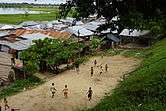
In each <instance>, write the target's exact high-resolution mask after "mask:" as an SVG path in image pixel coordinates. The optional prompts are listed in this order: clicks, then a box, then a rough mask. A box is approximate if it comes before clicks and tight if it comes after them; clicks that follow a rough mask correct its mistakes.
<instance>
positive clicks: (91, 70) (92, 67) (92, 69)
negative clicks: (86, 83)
mask: <svg viewBox="0 0 166 111" xmlns="http://www.w3.org/2000/svg"><path fill="white" fill-rule="evenodd" d="M92 76H93V67H91V77H92Z"/></svg>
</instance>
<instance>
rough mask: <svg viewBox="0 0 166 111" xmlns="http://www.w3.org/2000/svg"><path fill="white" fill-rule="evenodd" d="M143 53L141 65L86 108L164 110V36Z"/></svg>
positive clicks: (120, 110)
mask: <svg viewBox="0 0 166 111" xmlns="http://www.w3.org/2000/svg"><path fill="white" fill-rule="evenodd" d="M144 55H145V58H144V60H143V62H142V64H141V66H140V67H139V68H138V69H136V70H135V71H134V72H132V73H131V74H130V75H129V76H128V77H127V78H126V79H125V80H123V81H122V82H120V84H119V85H118V87H117V88H116V89H115V90H114V91H113V94H112V95H110V96H106V97H105V98H104V99H103V100H101V102H100V103H99V104H98V105H96V106H95V107H94V108H92V109H87V110H86V111H166V39H164V40H162V41H160V42H158V43H157V44H155V45H154V46H153V47H152V48H151V49H148V50H146V51H145V52H144Z"/></svg>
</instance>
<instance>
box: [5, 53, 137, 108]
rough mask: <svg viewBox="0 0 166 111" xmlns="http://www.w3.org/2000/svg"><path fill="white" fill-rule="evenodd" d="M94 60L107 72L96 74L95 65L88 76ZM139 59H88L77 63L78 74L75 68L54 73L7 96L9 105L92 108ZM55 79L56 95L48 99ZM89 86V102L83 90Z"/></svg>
mask: <svg viewBox="0 0 166 111" xmlns="http://www.w3.org/2000/svg"><path fill="white" fill-rule="evenodd" d="M94 59H96V60H97V61H98V63H99V64H101V63H102V64H103V65H105V64H106V63H107V64H108V66H109V72H107V73H105V72H104V73H103V74H102V75H101V76H99V70H98V68H97V67H95V68H94V70H95V74H94V76H93V77H90V67H91V66H93V61H94ZM139 62H140V60H138V59H134V58H125V57H122V56H114V57H104V58H103V59H102V58H101V57H95V58H93V59H91V60H90V61H89V62H87V63H85V64H83V65H81V66H80V73H79V74H77V73H76V72H75V71H74V70H70V71H66V72H64V73H62V74H59V75H57V76H56V77H55V78H53V79H51V80H49V81H48V82H46V83H44V84H43V85H41V86H39V87H37V88H35V89H32V90H28V91H24V92H22V93H19V94H17V95H14V96H12V97H9V98H8V101H9V105H10V106H12V107H16V108H20V109H21V111H73V110H77V109H78V108H86V107H88V108H89V107H93V106H94V105H96V104H97V103H98V102H99V101H100V99H101V98H103V97H104V95H105V94H106V93H108V92H110V90H112V89H113V88H115V86H116V85H117V83H118V81H119V79H120V77H121V76H122V75H123V74H125V73H128V72H130V71H132V70H134V69H135V67H136V66H137V65H138V64H139ZM52 82H54V83H55V86H56V88H57V90H58V91H57V93H56V95H55V98H53V99H52V98H51V93H50V91H49V88H50V85H51V83H52ZM65 84H67V85H68V87H69V98H68V99H64V97H63V94H62V89H63V88H64V85H65ZM89 87H92V90H93V92H94V95H93V99H92V101H90V102H89V101H88V100H87V97H86V92H87V90H88V88H89Z"/></svg>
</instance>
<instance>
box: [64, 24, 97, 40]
mask: <svg viewBox="0 0 166 111" xmlns="http://www.w3.org/2000/svg"><path fill="white" fill-rule="evenodd" d="M66 31H68V32H70V33H72V34H74V35H76V36H82V37H84V36H91V35H94V33H93V32H92V31H90V30H87V29H86V28H84V27H82V26H73V27H69V28H67V29H66Z"/></svg>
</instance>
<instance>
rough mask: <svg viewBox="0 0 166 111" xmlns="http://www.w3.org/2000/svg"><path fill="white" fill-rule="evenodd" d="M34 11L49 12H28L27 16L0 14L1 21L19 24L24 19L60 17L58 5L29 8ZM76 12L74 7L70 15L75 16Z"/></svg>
mask: <svg viewBox="0 0 166 111" xmlns="http://www.w3.org/2000/svg"><path fill="white" fill-rule="evenodd" d="M28 9H30V10H33V11H44V12H49V13H43V14H28V16H26V15H25V14H3V15H0V23H4V24H19V23H21V22H24V21H51V20H56V19H58V16H59V14H58V8H57V7H53V8H50V7H32V8H28ZM74 13H75V11H74V9H72V10H71V11H70V12H69V14H68V16H70V17H71V16H73V14H74Z"/></svg>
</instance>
